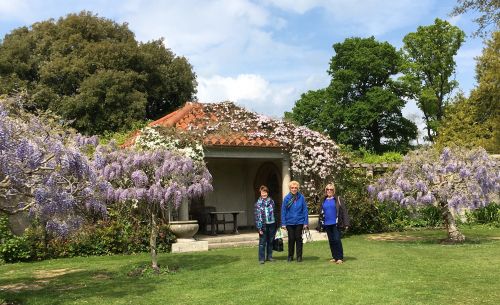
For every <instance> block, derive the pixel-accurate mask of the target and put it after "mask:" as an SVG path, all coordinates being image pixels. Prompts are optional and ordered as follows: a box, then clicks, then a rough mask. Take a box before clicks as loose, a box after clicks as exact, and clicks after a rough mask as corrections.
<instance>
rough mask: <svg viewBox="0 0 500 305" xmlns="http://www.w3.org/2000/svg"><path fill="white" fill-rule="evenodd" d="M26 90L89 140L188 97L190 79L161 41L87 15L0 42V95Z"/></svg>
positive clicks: (36, 105)
mask: <svg viewBox="0 0 500 305" xmlns="http://www.w3.org/2000/svg"><path fill="white" fill-rule="evenodd" d="M20 90H26V91H27V93H28V94H29V96H30V100H31V103H30V107H31V108H32V109H44V110H45V109H50V110H53V111H55V112H57V113H59V114H60V115H61V116H62V117H63V118H65V119H67V120H70V121H72V122H73V123H72V124H73V126H74V127H75V128H77V129H78V130H79V131H80V132H84V133H87V134H91V133H103V132H105V131H117V130H126V129H128V128H130V127H132V126H133V125H134V123H135V122H137V121H141V120H145V119H156V118H158V117H161V116H163V115H164V114H166V113H168V112H170V111H172V110H174V109H175V108H177V107H179V106H180V105H181V104H183V103H184V102H186V101H188V100H190V99H192V98H194V94H195V93H196V75H195V73H194V72H193V70H192V66H191V65H190V64H189V62H188V61H187V60H186V58H184V57H179V56H176V55H175V54H174V53H173V52H172V51H171V50H169V49H168V48H166V47H165V45H164V44H163V40H161V39H160V40H154V41H150V42H147V43H139V42H137V41H136V39H135V37H134V34H133V33H132V32H131V31H130V30H129V28H128V25H127V24H126V23H124V24H118V23H116V22H114V21H112V20H109V19H106V18H101V17H98V16H97V15H94V14H92V13H91V12H86V11H84V12H80V13H79V14H69V15H67V16H66V17H64V18H60V19H59V20H57V21H55V20H53V19H50V20H47V21H42V22H37V23H34V24H33V25H31V26H30V27H29V28H28V27H21V28H18V29H15V30H13V31H12V32H11V33H9V34H7V35H6V36H5V37H4V39H3V40H2V41H1V43H0V93H11V92H15V91H20Z"/></svg>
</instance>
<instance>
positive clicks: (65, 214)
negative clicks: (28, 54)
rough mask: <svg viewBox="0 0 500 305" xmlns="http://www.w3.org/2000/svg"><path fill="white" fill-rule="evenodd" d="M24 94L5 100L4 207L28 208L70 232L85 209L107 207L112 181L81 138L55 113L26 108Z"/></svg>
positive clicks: (1, 113) (0, 125)
mask: <svg viewBox="0 0 500 305" xmlns="http://www.w3.org/2000/svg"><path fill="white" fill-rule="evenodd" d="M20 103H21V100H20V98H7V99H3V100H1V101H0V210H1V211H3V212H6V213H8V214H14V213H17V212H22V211H29V213H30V214H31V215H32V216H34V217H36V218H37V219H38V220H39V221H40V222H41V223H42V224H45V225H46V228H47V229H48V230H49V231H51V232H55V233H59V234H62V235H64V234H66V233H68V232H69V231H71V230H72V229H75V228H76V227H78V226H79V225H80V223H81V222H82V220H83V217H84V216H85V215H90V216H95V215H96V214H97V215H104V214H105V213H106V207H105V200H104V194H105V193H106V192H107V190H108V187H109V184H108V183H107V182H106V181H104V180H102V179H100V178H99V176H98V175H97V174H96V172H95V171H94V168H93V167H92V165H91V163H90V161H89V160H88V159H87V157H86V156H85V155H84V154H82V152H81V151H80V150H79V149H78V144H77V139H80V140H81V141H93V140H85V139H84V138H83V137H80V136H78V137H73V136H71V133H70V132H69V131H68V130H66V129H63V128H62V127H61V126H59V125H57V124H56V123H55V121H57V120H56V119H55V118H53V117H51V116H50V115H47V114H46V115H40V116H34V115H31V114H28V113H26V112H24V111H23V109H22V105H21V104H20Z"/></svg>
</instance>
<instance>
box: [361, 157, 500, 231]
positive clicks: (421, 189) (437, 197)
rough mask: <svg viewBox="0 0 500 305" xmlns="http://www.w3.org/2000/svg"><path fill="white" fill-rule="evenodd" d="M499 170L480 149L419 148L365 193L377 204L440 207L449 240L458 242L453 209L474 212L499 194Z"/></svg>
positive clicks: (493, 161)
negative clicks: (440, 149) (376, 200)
mask: <svg viewBox="0 0 500 305" xmlns="http://www.w3.org/2000/svg"><path fill="white" fill-rule="evenodd" d="M499 169H500V168H499V167H498V164H497V163H496V162H495V160H493V159H492V158H491V157H490V156H489V155H488V153H487V152H486V151H485V150H484V149H475V150H467V149H465V148H458V147H457V148H453V149H451V148H445V149H443V151H442V152H441V153H439V152H438V151H436V150H435V149H421V150H417V151H413V152H410V153H408V155H407V156H406V157H405V158H404V161H403V162H402V163H401V165H400V166H399V168H398V169H397V170H396V171H395V172H394V173H392V174H389V175H386V176H384V177H383V178H381V179H379V180H378V181H377V183H376V184H375V185H371V186H369V187H368V191H369V192H370V193H371V194H372V195H373V196H377V199H378V200H379V201H384V200H389V201H395V202H399V203H400V204H402V205H418V204H434V205H437V206H439V207H441V209H442V211H443V217H444V220H445V223H446V224H447V225H448V234H449V238H450V239H462V238H463V235H461V234H460V233H459V232H458V229H456V226H455V222H454V219H453V213H452V212H453V210H455V211H456V210H459V209H460V208H468V209H476V208H479V207H484V206H485V205H487V204H489V203H490V202H491V197H490V196H491V195H498V193H499V192H500V170H499Z"/></svg>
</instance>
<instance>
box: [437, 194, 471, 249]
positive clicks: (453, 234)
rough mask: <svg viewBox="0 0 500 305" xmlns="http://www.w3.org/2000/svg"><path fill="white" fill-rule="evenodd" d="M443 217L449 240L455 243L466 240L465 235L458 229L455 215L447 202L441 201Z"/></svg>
mask: <svg viewBox="0 0 500 305" xmlns="http://www.w3.org/2000/svg"><path fill="white" fill-rule="evenodd" d="M440 205H441V211H442V213H443V219H444V222H445V224H446V229H447V231H448V241H450V242H454V243H461V242H463V241H464V240H465V236H464V235H463V234H462V233H461V232H460V231H459V230H458V228H457V225H456V223H455V217H453V214H452V213H451V211H450V209H449V208H448V205H447V204H446V203H445V202H440Z"/></svg>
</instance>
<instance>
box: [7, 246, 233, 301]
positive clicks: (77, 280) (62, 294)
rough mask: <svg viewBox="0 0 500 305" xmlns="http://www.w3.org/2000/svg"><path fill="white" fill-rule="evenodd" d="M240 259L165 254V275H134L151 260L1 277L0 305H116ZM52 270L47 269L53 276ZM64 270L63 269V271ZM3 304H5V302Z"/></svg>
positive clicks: (163, 261)
mask: <svg viewBox="0 0 500 305" xmlns="http://www.w3.org/2000/svg"><path fill="white" fill-rule="evenodd" d="M239 259H240V258H239V257H237V256H228V255H190V254H186V255H184V254H183V255H163V256H160V259H159V265H160V267H161V268H163V270H165V269H167V270H170V271H169V272H162V273H161V274H153V273H147V274H141V275H137V274H135V275H133V274H132V273H131V271H133V270H134V268H137V267H138V266H140V265H143V266H149V265H150V261H149V260H143V261H139V262H137V263H134V265H124V266H122V267H120V268H119V269H118V270H112V271H111V270H108V269H106V268H105V266H102V265H99V266H95V269H92V270H82V269H78V268H79V266H75V269H64V270H67V272H66V273H64V272H59V273H57V274H56V275H53V274H52V275H50V276H47V277H43V276H39V275H37V274H33V275H32V276H28V277H18V278H13V279H12V278H10V279H1V278H0V304H15V305H23V304H31V303H33V302H34V301H35V300H36V303H37V304H54V305H59V304H66V303H71V302H74V300H83V299H88V298H95V297H99V298H100V299H103V300H105V301H103V303H113V302H115V301H117V300H122V299H126V298H127V297H130V296H134V297H141V296H144V295H146V294H150V293H151V292H152V291H154V290H155V289H158V288H157V283H158V281H175V273H181V272H189V271H196V270H202V269H208V268H212V267H215V266H219V265H225V264H228V263H232V262H235V261H238V260H239ZM51 269H56V268H50V269H49V268H47V270H46V271H47V272H48V273H50V270H51ZM59 270H62V269H59ZM2 301H3V303H2Z"/></svg>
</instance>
